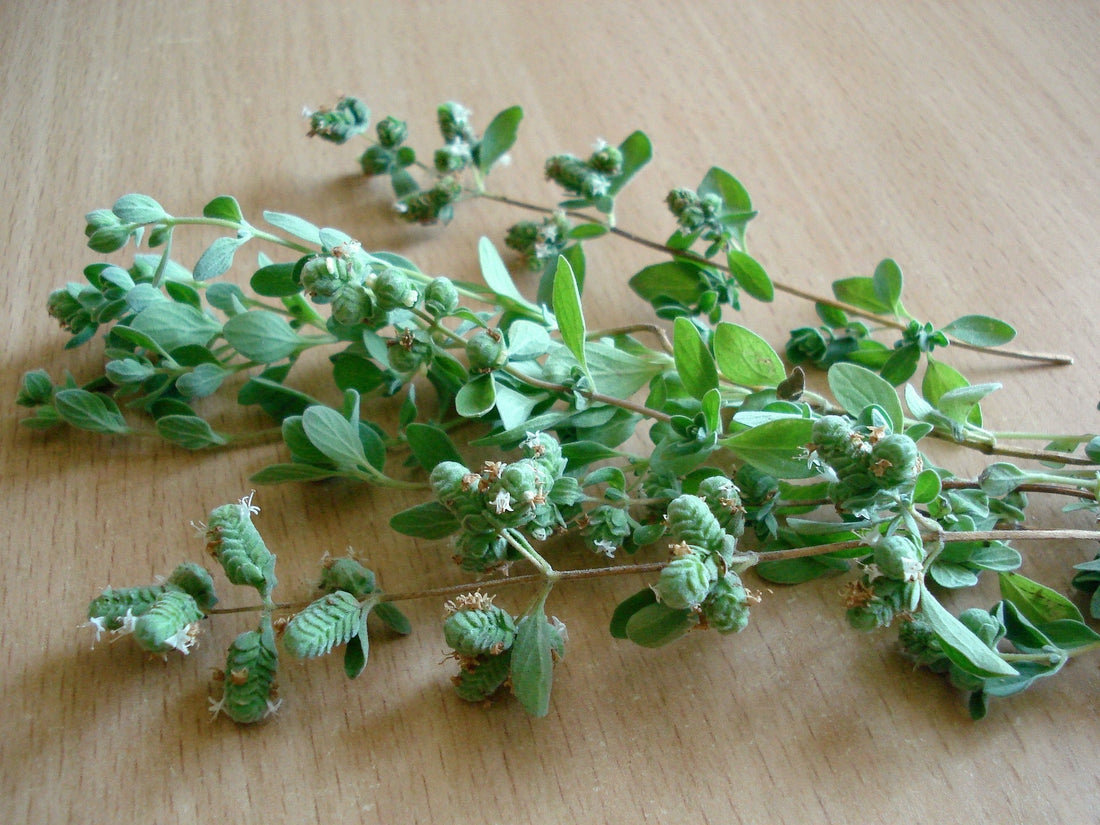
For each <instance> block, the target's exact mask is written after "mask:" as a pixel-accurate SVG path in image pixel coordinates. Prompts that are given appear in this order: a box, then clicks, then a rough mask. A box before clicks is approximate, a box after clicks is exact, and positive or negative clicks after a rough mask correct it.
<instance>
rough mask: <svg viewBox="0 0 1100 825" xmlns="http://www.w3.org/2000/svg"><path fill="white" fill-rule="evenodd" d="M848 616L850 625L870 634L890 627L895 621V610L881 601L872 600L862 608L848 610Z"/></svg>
mask: <svg viewBox="0 0 1100 825" xmlns="http://www.w3.org/2000/svg"><path fill="white" fill-rule="evenodd" d="M846 616H847V619H848V624H850V625H851V626H852V627H853V628H855V629H856V630H862V631H864V632H868V631H871V630H876V629H878V628H880V627H889V626H890V623H891V622H892V621H894V608H893V607H892V606H890V605H889V604H887V603H886V602H884V601H881V600H880V599H871V601H869V602H868V603H867V604H865V605H862V606H860V607H850V608H848V611H847V614H846Z"/></svg>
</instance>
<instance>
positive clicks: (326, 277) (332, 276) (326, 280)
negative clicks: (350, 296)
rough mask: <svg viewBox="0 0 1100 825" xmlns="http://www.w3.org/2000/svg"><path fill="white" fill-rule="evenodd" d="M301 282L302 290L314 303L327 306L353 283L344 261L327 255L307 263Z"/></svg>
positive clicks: (303, 269)
mask: <svg viewBox="0 0 1100 825" xmlns="http://www.w3.org/2000/svg"><path fill="white" fill-rule="evenodd" d="M301 280H302V288H303V289H304V290H305V291H306V294H307V295H309V297H310V298H311V299H312V300H313V301H314V303H318V304H327V303H331V302H332V300H333V299H334V298H335V297H336V295H337V293H339V292H340V290H342V289H343V288H344V287H345V286H347V285H348V284H349V283H351V274H350V273H349V272H348V267H347V264H346V263H345V262H344V261H343V260H342V259H340V258H336V257H334V256H331V255H326V256H318V257H316V258H311V259H310V260H308V261H306V263H305V266H303V267H302V273H301Z"/></svg>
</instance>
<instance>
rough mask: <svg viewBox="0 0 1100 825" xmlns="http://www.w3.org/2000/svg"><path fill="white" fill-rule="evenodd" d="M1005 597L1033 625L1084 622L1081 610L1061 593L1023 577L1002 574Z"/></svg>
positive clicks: (1014, 574) (1002, 589) (1016, 574)
mask: <svg viewBox="0 0 1100 825" xmlns="http://www.w3.org/2000/svg"><path fill="white" fill-rule="evenodd" d="M997 575H998V578H999V580H1000V583H1001V597H1002V598H1004V599H1007V600H1009V601H1011V602H1012V603H1013V604H1014V605H1016V607H1017V609H1018V610H1019V611H1020V613H1022V614H1023V615H1024V616H1025V617H1027V619H1028V620H1029V621H1031V622H1032V624H1035V625H1044V624H1046V623H1047V622H1055V621H1059V620H1061V619H1070V620H1071V621H1075V622H1083V621H1084V617H1083V616H1082V615H1081V611H1080V610H1078V609H1077V606H1076V605H1075V604H1074V603H1073V602H1071V601H1070V600H1069V599H1067V598H1066V597H1065V596H1063V595H1062V594H1061V593H1059V592H1057V591H1055V590H1051V589H1050V588H1049V587H1046V586H1045V585H1042V584H1039V582H1036V581H1032V580H1031V579H1029V578H1027V577H1026V576H1021V575H1020V574H1019V573H998V574H997Z"/></svg>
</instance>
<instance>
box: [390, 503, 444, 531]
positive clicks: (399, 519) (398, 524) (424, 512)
mask: <svg viewBox="0 0 1100 825" xmlns="http://www.w3.org/2000/svg"><path fill="white" fill-rule="evenodd" d="M460 526H461V525H460V524H459V523H458V519H457V518H455V516H454V514H453V513H451V511H450V510H448V509H447V508H446V507H444V506H443V505H442V504H440V503H439V502H438V501H426V502H424V503H423V504H418V505H416V506H415V507H410V508H409V509H408V510H402V511H401V512H400V513H397V514H396V515H394V516H393V517H392V518H391V519H390V527H391V528H393V529H394V530H396V531H397V532H398V533H402V534H404V535H406V536H412V537H413V538H417V539H442V538H446V537H447V536H449V535H451V533H454V532H455V531H456V530H458V529H459V527H460Z"/></svg>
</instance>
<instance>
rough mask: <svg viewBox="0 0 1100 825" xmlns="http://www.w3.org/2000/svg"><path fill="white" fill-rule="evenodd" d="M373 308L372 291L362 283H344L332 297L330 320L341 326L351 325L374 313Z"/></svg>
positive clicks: (374, 307)
mask: <svg viewBox="0 0 1100 825" xmlns="http://www.w3.org/2000/svg"><path fill="white" fill-rule="evenodd" d="M317 303H322V302H321V301H318V302H317ZM375 309H376V306H375V301H374V293H373V292H371V291H370V290H369V289H367V288H366V287H365V286H363V285H362V284H345V285H344V286H342V287H340V289H339V290H338V291H337V292H336V295H335V296H334V297H333V298H332V320H334V321H335V322H336V323H337V324H339V325H340V326H342V327H352V326H355V325H356V324H358V323H360V322H361V321H364V320H367V319H368V318H370V317H371V316H373V315H374V313H375Z"/></svg>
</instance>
